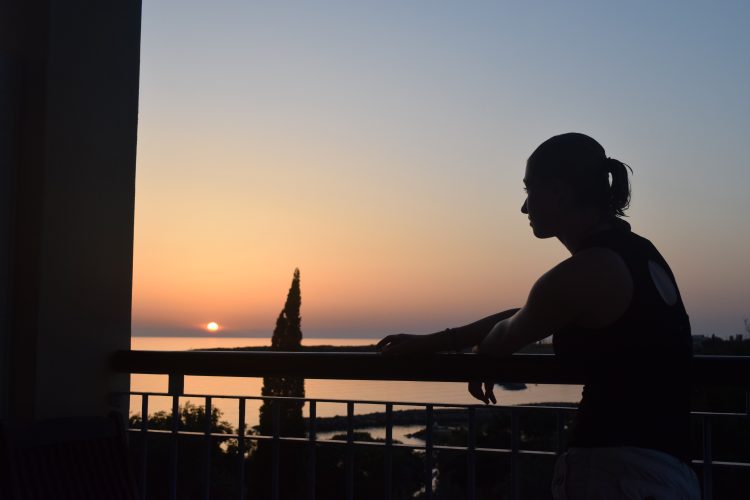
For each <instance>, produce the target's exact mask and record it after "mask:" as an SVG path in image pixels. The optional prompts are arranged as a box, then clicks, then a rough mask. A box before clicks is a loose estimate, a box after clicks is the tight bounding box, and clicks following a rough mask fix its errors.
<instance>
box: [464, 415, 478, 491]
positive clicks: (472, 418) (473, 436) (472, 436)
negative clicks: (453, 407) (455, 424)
mask: <svg viewBox="0 0 750 500" xmlns="http://www.w3.org/2000/svg"><path fill="white" fill-rule="evenodd" d="M468 440H469V442H468V443H467V450H466V468H467V470H466V493H467V495H466V496H467V498H468V499H469V500H476V497H477V456H476V455H477V452H476V447H477V421H476V409H475V408H474V407H473V406H470V407H469V433H468Z"/></svg>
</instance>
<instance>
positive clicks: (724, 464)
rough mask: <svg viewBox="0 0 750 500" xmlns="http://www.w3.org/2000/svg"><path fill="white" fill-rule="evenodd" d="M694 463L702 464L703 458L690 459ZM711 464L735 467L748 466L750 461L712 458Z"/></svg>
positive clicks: (749, 466)
mask: <svg viewBox="0 0 750 500" xmlns="http://www.w3.org/2000/svg"><path fill="white" fill-rule="evenodd" d="M691 462H692V463H694V464H695V465H703V464H704V462H703V460H700V459H695V460H691ZM711 466H713V467H737V468H750V462H725V461H722V460H712V461H711Z"/></svg>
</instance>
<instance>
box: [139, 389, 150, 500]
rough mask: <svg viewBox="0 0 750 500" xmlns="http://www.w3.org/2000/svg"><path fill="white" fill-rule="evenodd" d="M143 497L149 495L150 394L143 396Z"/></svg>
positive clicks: (141, 431)
mask: <svg viewBox="0 0 750 500" xmlns="http://www.w3.org/2000/svg"><path fill="white" fill-rule="evenodd" d="M140 433H141V443H142V446H141V498H142V499H143V500H146V498H147V497H148V495H147V494H146V493H147V491H148V488H147V486H148V394H144V395H143V396H141V429H140Z"/></svg>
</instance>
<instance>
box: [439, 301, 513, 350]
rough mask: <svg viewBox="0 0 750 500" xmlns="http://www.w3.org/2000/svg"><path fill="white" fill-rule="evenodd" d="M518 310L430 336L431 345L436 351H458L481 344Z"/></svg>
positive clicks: (508, 311)
mask: <svg viewBox="0 0 750 500" xmlns="http://www.w3.org/2000/svg"><path fill="white" fill-rule="evenodd" d="M517 311H518V309H508V310H507V311H503V312H499V313H497V314H492V315H491V316H487V317H486V318H482V319H480V320H478V321H475V322H473V323H470V324H468V325H464V326H459V327H456V328H448V329H447V330H445V331H442V332H436V333H433V334H430V335H429V337H431V338H430V343H431V344H432V345H433V347H434V349H432V350H434V351H458V350H463V349H466V348H467V347H472V346H475V345H477V344H479V343H480V342H481V341H482V340H483V339H484V337H485V336H486V335H487V334H488V333H489V332H490V330H492V328H493V327H494V326H495V325H496V324H497V323H498V322H500V321H502V320H504V319H507V318H510V317H511V316H513V315H514V314H516V312H517Z"/></svg>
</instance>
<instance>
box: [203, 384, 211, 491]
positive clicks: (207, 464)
mask: <svg viewBox="0 0 750 500" xmlns="http://www.w3.org/2000/svg"><path fill="white" fill-rule="evenodd" d="M204 405H205V406H204V408H205V411H204V415H205V417H206V422H205V426H204V428H203V435H204V436H205V437H204V439H205V441H206V450H205V453H206V456H205V461H204V464H203V467H204V469H203V498H204V500H209V498H210V497H211V411H212V410H211V397H207V398H206V400H205V402H204Z"/></svg>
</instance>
